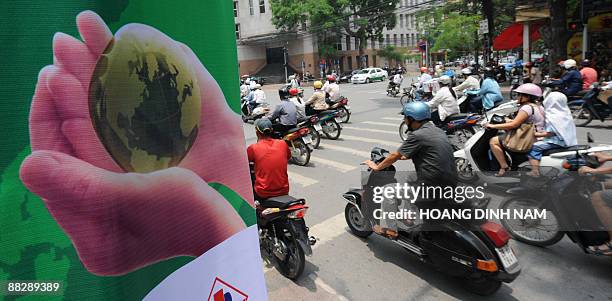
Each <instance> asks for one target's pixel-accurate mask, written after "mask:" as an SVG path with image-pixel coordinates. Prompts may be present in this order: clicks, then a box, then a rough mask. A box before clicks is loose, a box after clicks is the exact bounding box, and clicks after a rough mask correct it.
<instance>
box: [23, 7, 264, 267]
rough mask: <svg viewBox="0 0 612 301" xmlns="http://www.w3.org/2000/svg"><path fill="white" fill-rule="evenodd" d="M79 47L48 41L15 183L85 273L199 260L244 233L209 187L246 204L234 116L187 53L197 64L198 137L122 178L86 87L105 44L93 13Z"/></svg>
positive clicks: (71, 41) (58, 38)
mask: <svg viewBox="0 0 612 301" xmlns="http://www.w3.org/2000/svg"><path fill="white" fill-rule="evenodd" d="M77 27H78V29H79V32H80V34H81V37H82V38H83V40H84V43H83V42H81V41H79V40H77V39H75V38H73V37H71V36H68V35H65V34H62V33H58V34H56V35H55V37H54V38H53V53H54V64H53V65H50V66H46V67H45V68H43V69H42V70H41V72H40V74H39V77H38V83H37V85H36V91H35V93H34V97H33V100H32V108H31V112H30V140H31V146H32V150H33V152H32V154H31V155H30V156H29V157H28V158H26V160H25V161H24V162H23V164H22V166H21V179H22V181H23V183H24V184H25V185H26V186H27V187H28V189H30V190H31V191H33V192H34V193H36V194H37V195H39V196H40V197H41V198H42V199H43V200H44V201H45V205H46V206H47V208H48V210H49V212H50V213H51V214H52V215H53V217H54V218H55V219H56V221H57V222H58V224H59V225H60V226H61V227H62V228H63V229H64V231H65V232H66V233H67V234H68V235H69V236H70V238H71V239H72V241H73V243H74V246H75V248H76V250H77V252H78V254H79V257H80V258H81V261H82V262H83V264H84V265H85V267H86V268H87V269H88V270H89V271H91V272H92V273H95V274H98V275H120V274H125V273H127V272H130V271H132V270H134V269H137V268H139V267H142V266H146V265H148V264H151V263H154V262H157V261H160V260H163V259H166V258H170V257H174V256H180V255H190V256H198V255H201V254H203V253H204V252H206V251H207V250H208V249H210V248H211V247H213V246H215V245H216V244H218V243H220V242H222V241H224V240H225V239H227V238H228V237H230V236H231V235H233V234H234V233H236V232H238V231H240V230H242V229H244V228H245V225H244V223H243V222H242V219H241V218H240V216H239V215H238V214H237V213H236V212H235V210H234V209H233V208H232V207H231V205H230V204H229V203H228V201H227V200H226V199H225V198H223V196H221V195H220V194H219V193H218V192H217V191H215V190H214V189H212V188H211V187H210V186H209V185H208V184H207V183H212V182H217V183H221V184H224V185H225V186H227V187H229V188H231V189H232V190H234V191H236V192H237V193H238V194H239V195H240V196H241V197H242V198H244V199H245V200H247V201H248V202H249V203H250V204H251V205H252V204H253V199H252V194H251V185H250V177H249V174H248V163H247V158H246V155H245V151H244V145H245V144H244V137H243V132H242V127H241V122H240V118H239V117H238V116H237V115H236V114H235V113H233V112H232V111H231V109H230V108H229V107H228V105H227V102H226V101H225V97H224V95H223V93H222V91H221V89H220V88H219V86H218V85H217V83H216V81H215V80H214V78H213V77H212V76H211V75H210V74H209V73H208V71H207V70H206V68H204V66H203V65H202V64H201V63H200V61H199V59H198V58H197V57H196V55H195V54H194V53H193V52H192V51H191V50H190V49H189V48H188V47H187V46H185V45H182V44H181V46H182V48H183V50H184V52H185V55H186V58H187V59H188V60H191V61H192V62H194V64H197V65H196V68H195V69H196V72H197V80H198V83H199V85H200V91H201V100H202V112H201V117H200V119H201V126H200V130H199V133H198V137H197V138H196V141H195V142H194V145H193V146H192V148H191V150H190V151H189V153H188V154H187V156H186V157H185V158H184V159H183V160H182V161H181V163H180V164H179V166H178V167H174V168H169V169H166V170H161V171H157V172H152V173H149V174H137V173H125V172H123V171H122V170H121V169H120V167H119V166H118V165H117V164H116V163H115V162H114V160H113V159H112V157H111V156H110V154H109V153H108V152H107V151H106V149H105V148H104V146H103V145H102V143H101V142H100V140H99V139H98V137H97V135H96V132H95V130H94V127H93V125H92V122H91V117H90V114H89V106H88V87H89V82H90V80H91V76H92V73H93V70H94V68H95V66H96V63H97V60H98V58H99V56H100V55H101V54H102V52H103V51H104V49H105V48H106V46H107V45H108V43H109V42H110V41H111V40H112V38H113V36H112V33H111V32H110V30H109V29H108V27H107V26H106V25H105V23H104V21H103V20H102V19H101V18H100V17H99V16H98V15H96V14H95V13H93V12H90V11H85V12H82V13H81V14H79V15H78V16H77Z"/></svg>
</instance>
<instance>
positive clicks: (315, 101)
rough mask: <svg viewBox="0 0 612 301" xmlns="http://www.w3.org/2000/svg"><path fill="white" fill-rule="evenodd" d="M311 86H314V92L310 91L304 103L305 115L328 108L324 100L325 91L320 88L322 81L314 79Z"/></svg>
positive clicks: (314, 113)
mask: <svg viewBox="0 0 612 301" xmlns="http://www.w3.org/2000/svg"><path fill="white" fill-rule="evenodd" d="M312 87H313V88H314V93H312V96H310V98H309V99H308V100H307V101H306V102H305V103H304V105H305V106H306V115H316V114H318V113H320V112H323V111H325V110H327V109H328V108H329V106H328V105H327V102H325V92H323V91H322V90H321V88H322V87H323V83H322V82H321V81H315V82H314V83H313V84H312Z"/></svg>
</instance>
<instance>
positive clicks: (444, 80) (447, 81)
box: [438, 75, 452, 85]
mask: <svg viewBox="0 0 612 301" xmlns="http://www.w3.org/2000/svg"><path fill="white" fill-rule="evenodd" d="M438 82H440V84H442V85H450V84H451V83H452V80H451V78H450V76H448V75H442V76H440V78H439V79H438Z"/></svg>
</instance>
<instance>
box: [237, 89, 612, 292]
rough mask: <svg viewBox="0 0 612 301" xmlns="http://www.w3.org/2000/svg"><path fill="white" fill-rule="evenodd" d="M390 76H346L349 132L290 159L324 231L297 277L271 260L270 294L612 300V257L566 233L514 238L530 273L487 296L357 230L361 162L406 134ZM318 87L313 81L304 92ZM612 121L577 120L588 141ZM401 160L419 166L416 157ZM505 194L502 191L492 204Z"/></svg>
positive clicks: (248, 127)
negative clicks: (355, 190)
mask: <svg viewBox="0 0 612 301" xmlns="http://www.w3.org/2000/svg"><path fill="white" fill-rule="evenodd" d="M408 81H409V80H408ZM386 86H387V82H386V81H385V82H381V83H372V84H363V85H352V84H342V85H341V93H342V94H343V95H345V96H346V97H348V99H349V104H350V106H351V111H352V115H351V120H350V122H349V123H348V124H343V125H342V126H343V129H342V134H341V136H340V139H339V140H336V141H331V140H325V139H323V140H322V142H321V147H320V149H317V150H315V151H314V152H313V154H312V159H311V163H310V165H309V166H306V167H300V166H296V165H290V166H289V179H290V185H291V192H290V194H291V195H293V196H295V197H300V198H305V199H306V200H307V203H308V205H309V206H310V209H309V211H308V214H307V215H306V217H305V218H306V223H307V224H308V226H309V227H310V229H311V230H310V234H311V235H314V236H316V237H317V238H318V239H319V241H318V242H317V244H316V245H315V247H314V250H313V255H312V256H310V257H307V258H306V260H307V263H306V268H305V271H304V274H303V275H302V277H301V278H300V279H299V280H298V281H295V282H294V281H291V280H288V279H286V278H284V277H283V276H282V275H281V274H280V273H278V271H277V270H276V269H274V267H273V266H272V265H271V264H266V265H265V266H264V270H265V276H266V282H267V286H268V293H269V298H270V300H317V301H324V300H607V301H610V300H612V257H607V258H604V257H596V256H591V255H586V254H584V253H583V252H582V251H581V250H580V249H579V248H578V247H577V246H576V245H574V244H573V243H572V242H571V241H570V240H569V239H567V238H564V239H563V240H562V241H561V242H559V243H557V244H556V245H554V246H551V247H547V248H537V247H533V246H529V245H525V244H522V243H519V242H515V241H512V242H511V244H512V246H513V248H514V250H515V251H516V253H517V256H518V259H519V261H520V264H521V266H522V272H521V274H520V275H519V277H518V278H517V279H516V280H515V281H514V282H513V283H510V284H503V285H502V287H501V289H500V290H499V291H498V292H497V293H496V294H494V295H493V296H490V297H479V296H476V295H473V294H471V293H469V292H467V291H466V290H465V289H464V288H463V287H462V285H461V282H459V281H457V280H456V279H454V278H452V277H449V276H446V275H445V274H443V273H441V272H438V271H436V270H435V269H433V268H432V267H431V266H429V265H427V264H424V263H421V262H420V261H419V260H418V259H416V258H415V257H413V256H411V255H410V254H409V253H408V252H407V251H405V250H404V249H403V248H402V247H400V246H398V245H396V244H394V243H393V242H391V241H389V240H386V239H384V238H381V237H379V236H377V235H372V236H370V237H368V238H367V239H361V238H358V237H356V236H354V235H352V234H351V233H350V231H349V229H348V226H347V225H346V222H345V220H344V207H345V205H346V203H345V201H344V200H343V199H342V197H341V194H342V193H344V192H346V191H347V190H348V189H349V188H350V187H356V186H359V184H360V171H361V169H362V168H363V167H362V166H360V165H359V163H360V162H362V161H364V160H366V159H368V158H369V152H370V150H371V149H372V147H374V146H381V147H384V148H387V149H389V150H395V149H397V148H398V147H399V145H400V143H401V141H400V138H399V134H398V127H399V124H400V122H401V116H400V115H398V112H399V111H400V109H401V107H400V104H399V98H392V97H389V96H386V95H385V88H386ZM264 91H266V94H267V97H268V99H269V101H270V102H271V104H272V105H275V104H276V103H277V102H278V101H279V99H278V94H277V93H276V90H275V87H274V86H264ZM311 94H312V88H306V89H305V96H306V97H309V96H310V95H311ZM611 130H612V123H610V122H607V123H601V122H599V121H596V122H593V123H592V124H591V125H590V126H589V127H586V128H579V129H578V137H579V140H580V141H579V143H586V133H587V131H588V132H591V133H592V134H593V136H594V137H595V140H596V144H612V135H610V133H611ZM244 133H245V137H246V143H247V145H248V144H252V143H255V142H256V138H255V132H254V129H253V126H252V124H245V126H244ZM398 167H399V168H403V169H404V170H406V169H408V170H413V169H414V166H413V165H412V163H410V162H409V161H408V162H406V161H404V162H401V163H400V164H399V166H398ZM502 198H503V197H502V196H496V197H494V199H493V200H492V201H491V205H490V206H496V204H499V202H501V201H502Z"/></svg>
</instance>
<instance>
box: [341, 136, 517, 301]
mask: <svg viewBox="0 0 612 301" xmlns="http://www.w3.org/2000/svg"><path fill="white" fill-rule="evenodd" d="M388 155H389V152H388V151H387V150H384V149H381V148H374V149H372V152H371V159H372V161H374V162H375V163H380V162H382V161H383V160H384V159H385V158H386V157H387V156H388ZM362 175H363V176H362V181H361V187H360V188H353V189H350V190H349V191H348V192H346V193H344V194H343V195H342V197H343V198H344V199H345V200H346V201H347V204H346V207H345V210H344V213H345V219H346V222H347V224H348V226H349V229H350V230H351V232H352V233H353V234H354V235H356V236H358V237H362V238H366V237H368V236H370V235H371V234H372V233H373V231H372V227H373V225H375V224H378V223H379V222H380V220H379V219H377V218H375V217H374V214H373V212H374V210H376V209H378V208H381V204H378V203H374V201H373V198H372V197H371V193H370V192H368V189H366V188H367V187H372V186H374V185H375V186H380V185H386V184H393V183H395V182H397V181H396V180H395V167H394V166H393V165H391V166H389V167H388V168H386V169H385V170H384V171H381V172H374V171H372V170H371V169H369V168H368V169H367V170H365V171H363V173H362ZM398 201H400V205H399V206H398V207H399V208H398V209H399V210H404V209H406V208H409V207H410V206H413V207H414V205H413V204H410V202H408V201H406V200H404V199H401V200H398ZM468 203H469V204H468ZM486 203H487V202H474V203H471V202H465V203H463V206H466V207H471V208H484V207H486V205H487V204H486ZM398 224H400V226H399V227H398V237H397V238H396V239H393V238H388V237H387V236H383V237H386V238H388V239H390V240H391V241H393V242H394V243H396V244H397V245H399V246H401V247H403V248H404V249H406V250H407V251H408V252H410V253H411V254H412V255H414V256H416V257H417V258H419V259H420V260H421V261H423V262H426V263H429V264H431V265H433V267H434V268H435V269H437V270H439V271H442V272H445V273H447V274H449V275H452V276H455V277H458V278H461V279H462V280H463V281H465V287H466V288H467V289H468V290H470V291H472V292H474V293H476V294H479V295H491V294H493V293H495V292H496V291H497V290H498V289H499V288H500V286H501V283H502V282H507V283H509V282H512V281H514V279H516V277H517V276H518V275H519V273H520V271H521V268H520V265H519V262H518V259H517V258H516V255H515V254H514V251H513V250H512V249H511V248H510V245H509V244H508V241H509V235H508V233H507V232H506V231H505V230H504V229H503V228H502V227H501V226H500V225H499V224H496V223H493V222H490V221H486V220H474V221H470V222H466V221H461V222H458V221H449V220H439V221H435V222H432V223H431V224H430V223H413V222H408V221H400V220H398Z"/></svg>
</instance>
